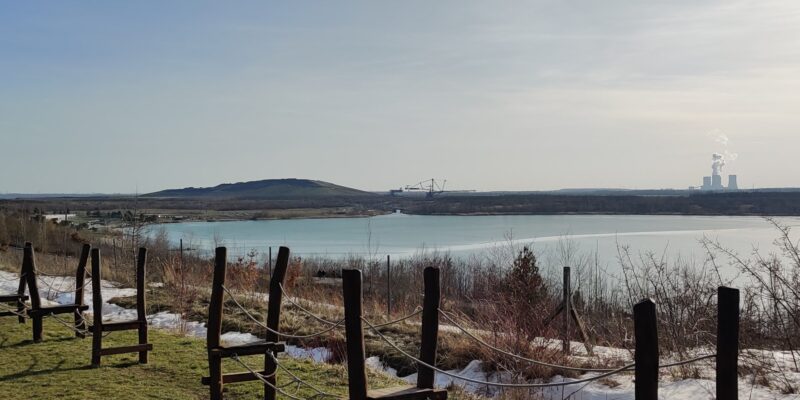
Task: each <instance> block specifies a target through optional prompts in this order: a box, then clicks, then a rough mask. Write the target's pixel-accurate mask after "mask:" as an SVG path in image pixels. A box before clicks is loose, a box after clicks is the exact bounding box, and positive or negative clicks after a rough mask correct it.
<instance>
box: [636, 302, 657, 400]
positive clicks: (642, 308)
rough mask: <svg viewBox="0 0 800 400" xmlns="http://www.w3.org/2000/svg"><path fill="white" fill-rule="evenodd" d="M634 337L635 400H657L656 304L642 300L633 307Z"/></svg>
mask: <svg viewBox="0 0 800 400" xmlns="http://www.w3.org/2000/svg"><path fill="white" fill-rule="evenodd" d="M633 329H634V332H635V337H636V353H635V354H634V362H636V370H635V375H634V376H635V379H636V382H635V396H636V400H658V325H657V322H656V303H655V302H653V300H651V299H644V300H642V301H640V302H639V303H638V304H636V305H635V306H633Z"/></svg>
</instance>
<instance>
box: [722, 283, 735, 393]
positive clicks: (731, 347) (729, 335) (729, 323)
mask: <svg viewBox="0 0 800 400" xmlns="http://www.w3.org/2000/svg"><path fill="white" fill-rule="evenodd" d="M717 297H718V298H717V398H718V399H726V400H738V399H739V376H738V364H739V290H738V289H733V288H729V287H724V286H720V287H719V288H718V289H717Z"/></svg>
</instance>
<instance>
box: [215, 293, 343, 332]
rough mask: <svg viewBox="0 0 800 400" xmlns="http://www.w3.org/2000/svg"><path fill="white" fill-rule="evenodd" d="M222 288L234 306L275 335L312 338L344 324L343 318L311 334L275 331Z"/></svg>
mask: <svg viewBox="0 0 800 400" xmlns="http://www.w3.org/2000/svg"><path fill="white" fill-rule="evenodd" d="M222 289H223V290H225V292H226V293H228V295H230V297H231V300H233V303H234V304H236V306H237V307H239V309H240V310H242V311H243V312H244V313H245V315H247V316H248V317H249V318H250V319H251V320H252V321H253V322H254V323H255V324H256V325H258V326H260V327H262V328H264V329H266V330H267V331H269V332H272V333H273V334H275V335H278V336H281V337H285V338H290V339H310V338H313V337H317V336H322V335H324V334H326V333H328V332H330V331H332V330H334V329H336V328H338V327H339V326H341V325H342V324H344V319H342V320H341V321H339V322H337V323H336V325H334V326H331V327H330V328H327V329H324V330H322V331H319V332H316V333H312V334H309V335H290V334H288V333H283V332H279V331H276V330H275V329H272V328H270V327H268V326H267V325H266V324H264V323H263V322H261V321H259V320H258V319H256V317H254V316H253V314H250V311H247V309H245V308H244V307H243V306H242V305H241V304H239V302H238V301H236V297H234V296H233V294H232V293H231V292H230V291H229V290H228V288H226V287H225V286H222Z"/></svg>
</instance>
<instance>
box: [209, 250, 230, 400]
mask: <svg viewBox="0 0 800 400" xmlns="http://www.w3.org/2000/svg"><path fill="white" fill-rule="evenodd" d="M226 267H227V249H226V248H224V247H217V249H216V252H215V255H214V281H213V284H212V286H211V299H210V301H209V306H208V325H207V328H208V329H207V330H206V348H207V349H208V369H209V384H208V386H209V390H210V398H211V399H212V400H220V399H222V358H221V357H220V355H219V353H212V352H211V349H215V348H217V347H219V345H220V336H221V335H222V306H223V298H222V297H223V295H224V293H223V291H222V290H223V289H222V287H223V286H224V285H225V269H226Z"/></svg>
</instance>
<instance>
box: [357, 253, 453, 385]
mask: <svg viewBox="0 0 800 400" xmlns="http://www.w3.org/2000/svg"><path fill="white" fill-rule="evenodd" d="M424 280H425V298H424V302H423V308H422V343H421V344H420V357H419V359H420V360H421V361H423V362H425V363H426V364H429V365H435V364H436V347H437V343H438V336H439V299H440V288H439V269H438V268H433V267H428V268H425V271H424ZM342 293H343V295H344V319H345V322H344V326H345V336H346V338H347V344H346V346H347V384H348V388H349V396H348V398H349V399H350V400H368V399H375V400H377V399H382V400H425V399H430V400H446V399H447V391H446V390H443V389H434V387H433V383H434V371H433V370H432V369H430V368H428V367H425V366H423V365H419V366H418V373H417V385H416V386H408V385H407V386H399V387H391V388H387V389H379V390H369V389H368V387H367V371H366V366H365V355H364V331H363V327H362V320H361V318H362V315H363V312H362V308H363V305H362V302H363V293H362V277H361V271H359V270H357V269H346V270H343V271H342Z"/></svg>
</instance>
